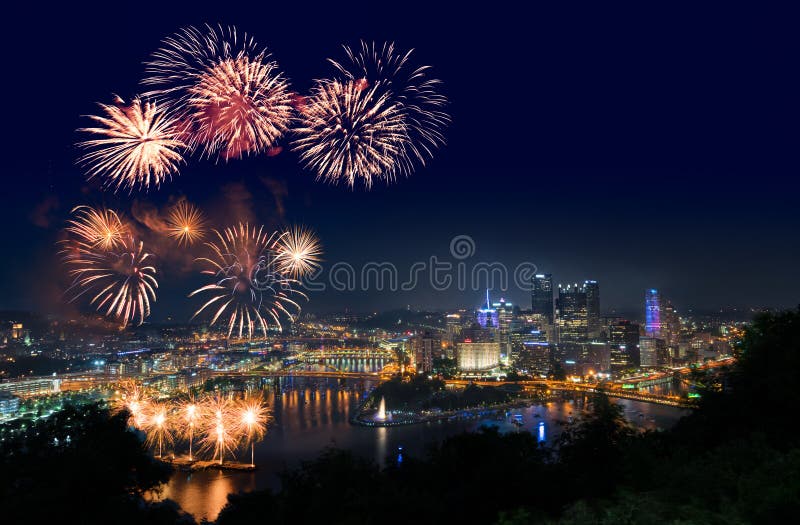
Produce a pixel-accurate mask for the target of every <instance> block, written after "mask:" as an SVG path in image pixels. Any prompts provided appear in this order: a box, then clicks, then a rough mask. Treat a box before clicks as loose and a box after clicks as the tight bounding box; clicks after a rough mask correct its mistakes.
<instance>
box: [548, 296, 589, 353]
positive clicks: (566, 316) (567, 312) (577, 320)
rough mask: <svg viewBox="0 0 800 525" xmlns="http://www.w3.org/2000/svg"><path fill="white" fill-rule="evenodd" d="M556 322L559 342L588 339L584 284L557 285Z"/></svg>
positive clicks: (579, 341) (583, 341)
mask: <svg viewBox="0 0 800 525" xmlns="http://www.w3.org/2000/svg"><path fill="white" fill-rule="evenodd" d="M556 323H557V328H558V342H559V343H585V342H586V341H587V340H588V338H589V326H588V318H587V304H586V288H585V286H578V285H577V284H575V285H569V284H568V285H566V286H563V285H560V284H559V285H558V299H556Z"/></svg>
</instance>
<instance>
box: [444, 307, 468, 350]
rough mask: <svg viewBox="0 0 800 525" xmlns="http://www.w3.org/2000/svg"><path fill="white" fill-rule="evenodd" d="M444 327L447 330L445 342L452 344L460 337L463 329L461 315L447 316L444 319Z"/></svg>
mask: <svg viewBox="0 0 800 525" xmlns="http://www.w3.org/2000/svg"><path fill="white" fill-rule="evenodd" d="M445 326H446V329H447V342H448V343H450V344H454V343H455V342H456V341H457V340H458V337H459V336H460V335H461V330H462V329H463V328H464V326H463V324H462V319H461V315H459V314H448V315H447V317H445Z"/></svg>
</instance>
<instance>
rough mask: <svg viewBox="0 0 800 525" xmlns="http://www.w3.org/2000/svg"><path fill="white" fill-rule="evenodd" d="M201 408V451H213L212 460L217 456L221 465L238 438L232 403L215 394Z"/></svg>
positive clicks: (224, 397) (232, 449) (233, 449)
mask: <svg viewBox="0 0 800 525" xmlns="http://www.w3.org/2000/svg"><path fill="white" fill-rule="evenodd" d="M201 407H202V409H201V412H200V413H201V418H202V419H201V425H202V428H203V438H202V439H201V441H200V443H201V451H213V453H214V458H216V457H217V456H219V463H220V465H221V464H222V461H223V458H224V457H225V454H227V453H228V452H234V451H235V450H236V446H237V444H238V442H239V438H240V436H239V435H237V433H236V428H237V424H238V422H237V421H236V413H235V412H236V411H235V410H234V408H235V407H234V404H233V401H232V400H231V399H230V398H229V397H227V396H225V395H222V394H216V395H215V396H213V397H209V398H208V399H207V400H206V401H205V402H204V403H203V404H202V405H201Z"/></svg>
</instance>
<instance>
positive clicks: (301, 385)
mask: <svg viewBox="0 0 800 525" xmlns="http://www.w3.org/2000/svg"><path fill="white" fill-rule="evenodd" d="M261 386H262V387H263V388H264V390H265V392H264V393H265V398H266V399H267V400H268V401H269V404H270V405H271V407H272V415H273V417H274V421H273V422H272V423H271V424H270V426H269V430H268V433H267V436H266V437H265V438H264V440H263V441H261V442H260V443H258V444H256V448H255V462H256V465H257V466H258V469H257V470H256V471H254V472H233V471H216V470H208V471H198V472H192V473H189V472H175V474H174V475H173V476H172V478H171V480H170V481H169V483H168V484H167V485H166V486H165V488H164V490H163V492H162V494H161V497H166V498H170V499H172V500H174V501H176V502H177V503H178V504H179V505H180V506H181V507H182V508H183V509H184V510H185V511H186V512H188V513H190V514H192V515H193V516H194V517H195V518H196V519H197V520H198V521H200V520H202V519H207V520H214V519H216V517H217V514H218V513H219V511H220V510H221V509H222V507H223V506H224V505H225V503H226V501H227V497H228V494H230V493H235V492H241V491H253V490H259V489H264V488H273V489H275V488H277V487H278V486H279V483H280V481H279V478H278V474H279V473H280V472H281V471H282V470H284V469H286V468H291V467H294V466H297V465H299V464H300V462H302V461H307V460H311V459H314V458H316V457H317V456H319V454H320V452H322V451H323V450H324V448H325V447H328V446H335V447H338V448H342V449H347V450H351V451H353V452H354V453H356V454H359V455H361V456H364V457H366V458H369V459H372V460H374V461H375V462H376V463H378V464H381V465H382V464H385V461H386V459H387V458H388V457H389V456H390V455H396V454H397V453H398V452H399V447H402V450H403V453H404V454H411V455H414V456H417V457H419V456H421V455H424V454H425V451H426V449H427V448H428V447H429V446H431V445H432V444H435V443H438V442H440V441H442V440H443V439H445V438H447V437H448V436H452V435H455V434H459V433H462V432H465V431H474V430H476V429H478V428H479V427H480V426H481V425H484V424H491V425H497V426H499V427H500V430H501V431H508V432H514V431H518V427H517V426H516V425H514V424H512V423H511V422H510V421H506V420H504V421H496V420H495V418H493V417H490V416H487V417H486V418H478V417H476V418H472V419H460V420H456V421H448V422H437V423H423V424H418V425H408V426H398V427H391V428H375V427H362V426H356V425H352V424H350V422H349V419H350V415H351V413H352V412H353V411H354V410H356V409H357V407H358V406H359V404H360V403H361V402H362V401H363V400H364V399H365V397H366V396H367V395H368V392H369V390H370V389H371V388H372V386H373V385H372V384H371V383H370V382H368V381H355V380H348V381H346V382H340V381H339V380H335V379H302V378H281V379H277V380H274V382H272V383H265V382H262V384H261ZM583 403H584V401H583V400H582V399H576V400H564V401H557V402H549V403H545V404H540V405H534V406H529V407H526V408H523V409H517V410H513V411H512V412H513V414H514V415H516V414H519V415H521V416H522V421H523V424H522V427H521V428H522V429H524V430H527V431H529V432H531V433H533V434H534V435H536V436H538V438H539V440H540V441H546V442H549V441H552V440H554V439H555V438H557V437H558V435H559V434H560V432H561V429H562V426H563V424H564V423H565V422H567V421H568V420H569V419H570V417H571V416H573V415H578V414H579V413H580V411H581V409H582V405H583ZM619 403H620V404H621V405H622V406H623V407H624V409H625V414H626V416H627V417H628V419H629V420H630V421H631V422H632V423H634V424H636V425H637V426H640V427H643V428H648V429H656V428H669V427H670V426H672V425H674V424H675V422H677V420H678V419H679V418H680V417H681V416H682V415H683V414H684V413H685V411H684V410H680V409H677V408H673V407H667V406H661V405H654V404H649V403H642V402H638V401H630V400H620V401H619ZM227 459H232V458H227ZM238 459H240V460H241V461H249V450H248V451H247V452H240V454H239V457H238Z"/></svg>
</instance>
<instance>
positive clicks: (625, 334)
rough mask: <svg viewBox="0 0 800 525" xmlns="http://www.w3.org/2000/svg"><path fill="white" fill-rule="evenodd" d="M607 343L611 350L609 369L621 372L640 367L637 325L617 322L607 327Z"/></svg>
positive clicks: (628, 322)
mask: <svg viewBox="0 0 800 525" xmlns="http://www.w3.org/2000/svg"><path fill="white" fill-rule="evenodd" d="M608 343H609V346H610V350H611V368H612V369H616V370H622V369H625V368H629V367H638V366H640V358H639V325H638V324H634V323H631V322H630V321H619V322H617V323H614V324H612V325H610V326H609V327H608Z"/></svg>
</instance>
